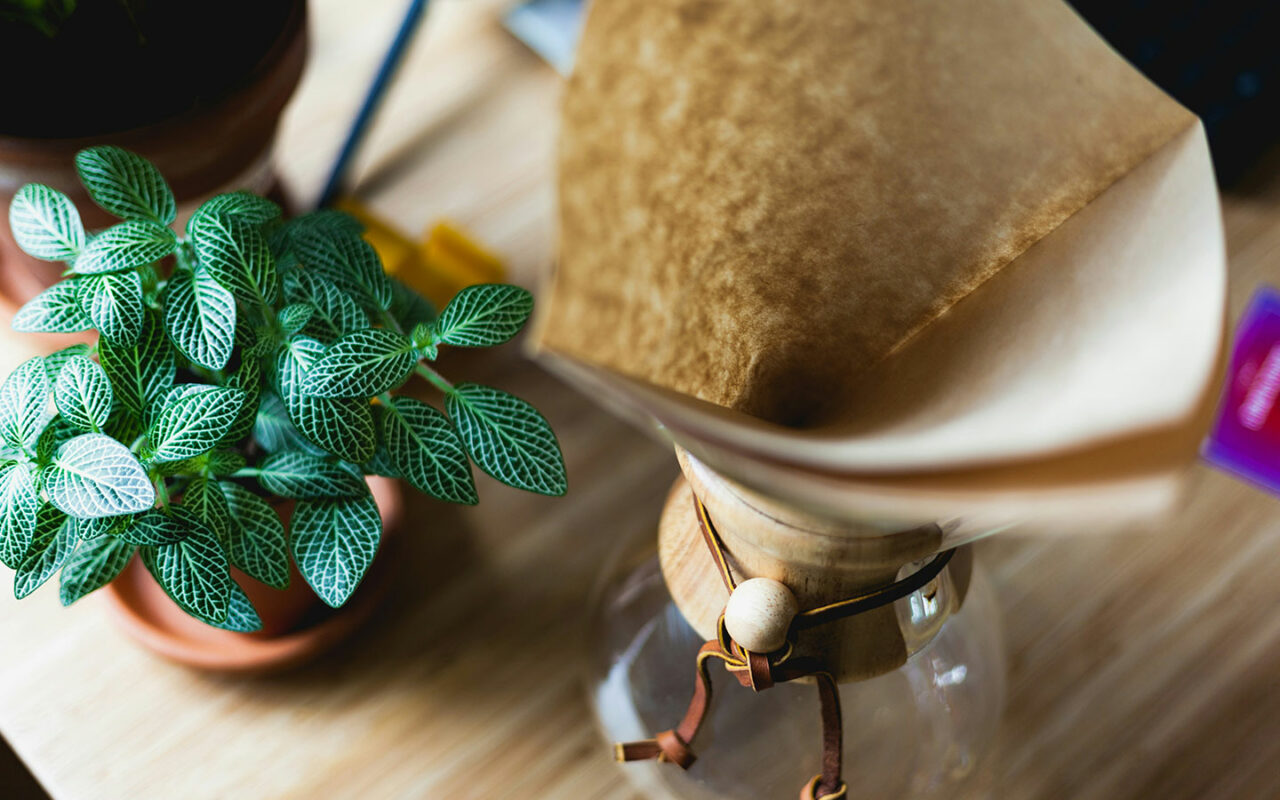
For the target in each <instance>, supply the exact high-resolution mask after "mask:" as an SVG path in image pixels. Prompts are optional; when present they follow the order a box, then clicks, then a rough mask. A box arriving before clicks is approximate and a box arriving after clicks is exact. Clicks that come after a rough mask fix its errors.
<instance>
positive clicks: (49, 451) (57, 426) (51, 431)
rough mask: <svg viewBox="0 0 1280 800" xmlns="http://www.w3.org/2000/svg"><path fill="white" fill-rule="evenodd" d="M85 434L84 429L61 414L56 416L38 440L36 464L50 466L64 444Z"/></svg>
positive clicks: (45, 427)
mask: <svg viewBox="0 0 1280 800" xmlns="http://www.w3.org/2000/svg"><path fill="white" fill-rule="evenodd" d="M84 432H85V431H84V429H83V428H78V427H76V426H75V425H72V424H71V423H70V422H68V421H67V418H66V417H64V416H62V415H61V414H54V415H53V419H51V420H49V424H48V425H46V426H44V431H43V432H42V433H41V434H40V438H39V439H37V440H36V464H38V465H39V466H44V465H46V464H48V463H49V461H50V460H51V459H52V458H53V454H54V453H56V452H58V448H59V447H61V446H62V445H63V443H65V442H68V441H70V440H71V439H74V438H75V437H77V436H79V435H80V434H82V433H84Z"/></svg>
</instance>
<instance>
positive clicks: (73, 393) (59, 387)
mask: <svg viewBox="0 0 1280 800" xmlns="http://www.w3.org/2000/svg"><path fill="white" fill-rule="evenodd" d="M53 402H54V404H55V405H56V406H57V407H58V413H60V414H62V416H63V418H64V419H66V420H67V421H68V422H70V423H71V424H72V425H74V426H76V427H77V428H79V429H80V430H82V431H98V430H100V429H101V428H102V426H104V425H106V424H107V418H108V417H109V416H111V402H112V395H111V381H110V380H108V379H107V373H105V372H103V371H102V367H100V366H98V365H97V364H96V363H94V362H93V361H91V360H90V359H88V358H86V357H85V356H72V357H71V358H69V359H67V362H66V364H64V365H63V367H62V370H61V372H60V373H59V375H58V382H57V384H55V385H54V389H53Z"/></svg>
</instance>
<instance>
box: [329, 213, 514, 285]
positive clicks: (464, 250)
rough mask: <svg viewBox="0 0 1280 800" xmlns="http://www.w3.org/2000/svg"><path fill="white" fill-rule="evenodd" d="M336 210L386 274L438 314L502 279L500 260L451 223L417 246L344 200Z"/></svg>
mask: <svg viewBox="0 0 1280 800" xmlns="http://www.w3.org/2000/svg"><path fill="white" fill-rule="evenodd" d="M337 207H338V208H339V209H340V210H342V211H345V212H346V213H348V214H350V215H351V216H353V217H355V218H356V219H358V220H359V221H360V223H361V224H362V225H364V228H365V231H364V238H365V240H366V241H367V242H369V244H371V245H373V249H374V250H377V251H378V256H379V257H380V258H381V259H382V266H383V269H385V270H386V271H387V274H388V275H392V276H394V277H396V278H397V279H399V280H401V281H403V282H404V283H405V284H406V285H407V286H408V287H409V288H411V289H413V290H414V291H416V292H418V294H421V295H422V296H423V297H425V298H427V299H428V300H430V301H431V302H432V303H433V304H434V305H435V306H436V307H437V308H443V307H444V306H445V304H447V303H448V302H449V300H450V299H452V298H453V296H454V295H455V294H457V293H458V291H459V290H461V289H464V288H466V287H467V286H471V285H473V284H477V283H501V282H502V281H503V280H505V278H506V272H507V271H506V267H505V266H504V265H503V263H502V260H501V259H499V258H498V257H497V256H495V255H494V254H493V253H490V252H489V251H488V250H486V249H484V248H483V247H481V246H480V245H479V244H477V243H476V242H475V241H474V240H473V239H471V237H469V236H467V235H466V234H465V233H463V232H462V231H461V230H460V229H459V228H457V227H456V226H454V225H452V224H451V223H448V222H444V221H441V222H437V223H436V224H435V225H434V226H433V227H432V228H431V230H430V231H429V232H428V234H427V236H426V238H425V239H424V240H423V242H422V244H418V243H416V242H414V241H413V240H411V239H409V238H408V237H407V236H405V235H404V234H402V233H401V232H400V231H399V230H397V229H396V228H394V227H392V226H391V225H388V224H387V223H386V222H384V221H383V220H382V219H381V218H380V217H378V216H376V215H375V214H374V213H373V212H371V211H370V210H369V209H367V208H365V207H364V206H363V205H361V204H360V203H358V202H357V201H355V200H353V199H351V198H349V197H348V198H343V199H342V200H339V201H338V203H337Z"/></svg>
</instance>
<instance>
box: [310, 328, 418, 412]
mask: <svg viewBox="0 0 1280 800" xmlns="http://www.w3.org/2000/svg"><path fill="white" fill-rule="evenodd" d="M416 363H418V358H417V356H416V355H415V354H414V352H413V342H411V341H410V340H409V337H407V336H404V335H403V334H399V333H396V332H395V331H389V330H386V329H385V328H369V329H367V330H363V331H356V332H355V333H351V334H348V335H346V336H344V337H342V338H341V339H339V340H338V341H336V342H334V343H333V344H332V345H330V346H329V348H328V349H327V350H325V352H324V356H323V357H322V358H321V359H320V360H319V361H317V362H315V363H314V364H312V365H311V367H310V368H309V369H308V370H307V380H306V382H305V383H304V384H303V386H302V390H303V392H305V393H306V394H309V395H313V396H315V397H373V396H374V395H378V394H382V393H383V392H387V391H390V390H392V389H395V388H397V387H398V386H401V385H402V384H403V383H404V382H405V381H406V380H408V379H409V375H410V374H412V372H413V366H414V364H416Z"/></svg>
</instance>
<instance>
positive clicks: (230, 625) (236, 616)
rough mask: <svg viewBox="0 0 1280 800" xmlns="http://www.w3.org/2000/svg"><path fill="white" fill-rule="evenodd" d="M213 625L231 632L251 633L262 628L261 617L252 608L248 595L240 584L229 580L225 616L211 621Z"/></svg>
mask: <svg viewBox="0 0 1280 800" xmlns="http://www.w3.org/2000/svg"><path fill="white" fill-rule="evenodd" d="M213 627H215V628H221V629H222V630H224V631H232V632H233V633H253V632H254V631H260V630H262V617H259V616H258V612H257V611H256V610H255V609H254V607H253V603H252V602H251V601H250V600H249V595H247V594H245V593H244V589H241V588H240V584H238V583H236V582H235V581H234V580H233V581H232V582H231V602H230V603H228V605H227V618H226V619H225V620H223V621H222V622H218V623H213Z"/></svg>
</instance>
